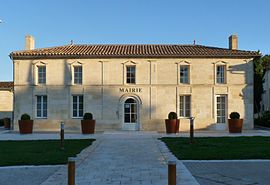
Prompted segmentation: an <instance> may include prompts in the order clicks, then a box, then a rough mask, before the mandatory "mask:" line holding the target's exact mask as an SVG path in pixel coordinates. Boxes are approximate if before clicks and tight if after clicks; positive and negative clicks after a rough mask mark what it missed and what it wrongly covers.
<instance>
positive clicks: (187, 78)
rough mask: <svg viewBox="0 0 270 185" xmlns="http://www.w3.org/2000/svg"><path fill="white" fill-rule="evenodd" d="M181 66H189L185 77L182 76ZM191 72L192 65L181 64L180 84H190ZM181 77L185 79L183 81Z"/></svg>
mask: <svg viewBox="0 0 270 185" xmlns="http://www.w3.org/2000/svg"><path fill="white" fill-rule="evenodd" d="M181 68H187V72H186V73H184V76H183V78H181ZM189 74H190V65H180V68H179V83H180V84H189V83H190V75H189ZM181 79H183V80H184V81H183V82H181ZM185 80H186V81H185Z"/></svg>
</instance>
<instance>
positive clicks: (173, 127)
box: [165, 119, 180, 134]
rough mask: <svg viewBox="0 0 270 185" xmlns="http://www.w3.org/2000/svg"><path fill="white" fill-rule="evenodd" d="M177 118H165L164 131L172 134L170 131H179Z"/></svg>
mask: <svg viewBox="0 0 270 185" xmlns="http://www.w3.org/2000/svg"><path fill="white" fill-rule="evenodd" d="M179 123H180V120H179V119H166V120H165V125H166V133H167V134H172V133H174V134H175V133H179Z"/></svg>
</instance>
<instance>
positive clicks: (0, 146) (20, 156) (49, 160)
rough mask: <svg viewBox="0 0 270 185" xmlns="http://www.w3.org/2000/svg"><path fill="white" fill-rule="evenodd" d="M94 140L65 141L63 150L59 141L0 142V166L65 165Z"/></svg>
mask: <svg viewBox="0 0 270 185" xmlns="http://www.w3.org/2000/svg"><path fill="white" fill-rule="evenodd" d="M93 141H94V139H79V140H65V143H64V146H65V150H63V151H62V150H60V140H39V141H0V166H12V165H46V164H66V163H67V160H68V157H74V156H76V154H78V153H80V152H81V150H83V149H84V148H86V147H87V146H89V145H91V144H92V142H93Z"/></svg>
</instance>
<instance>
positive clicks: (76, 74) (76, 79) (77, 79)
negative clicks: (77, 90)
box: [74, 66, 82, 84]
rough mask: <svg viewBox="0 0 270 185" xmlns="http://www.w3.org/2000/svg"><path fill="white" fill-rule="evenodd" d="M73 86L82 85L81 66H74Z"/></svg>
mask: <svg viewBox="0 0 270 185" xmlns="http://www.w3.org/2000/svg"><path fill="white" fill-rule="evenodd" d="M74 84H82V66H74Z"/></svg>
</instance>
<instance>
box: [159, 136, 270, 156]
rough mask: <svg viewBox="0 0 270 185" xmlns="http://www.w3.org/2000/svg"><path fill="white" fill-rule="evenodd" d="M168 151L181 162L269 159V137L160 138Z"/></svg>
mask: <svg viewBox="0 0 270 185" xmlns="http://www.w3.org/2000/svg"><path fill="white" fill-rule="evenodd" d="M161 140H162V141H163V142H165V143H166V144H167V146H168V148H169V149H170V151H171V152H172V153H173V154H174V155H175V156H176V157H177V158H178V159H182V160H189V159H190V160H211V159H213V160H214V159H220V160H223V159H270V137H261V136H254V137H207V138H205V137H200V138H199V137H198V138H195V143H193V144H189V138H182V137H177V138H169V137H164V138H161Z"/></svg>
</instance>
